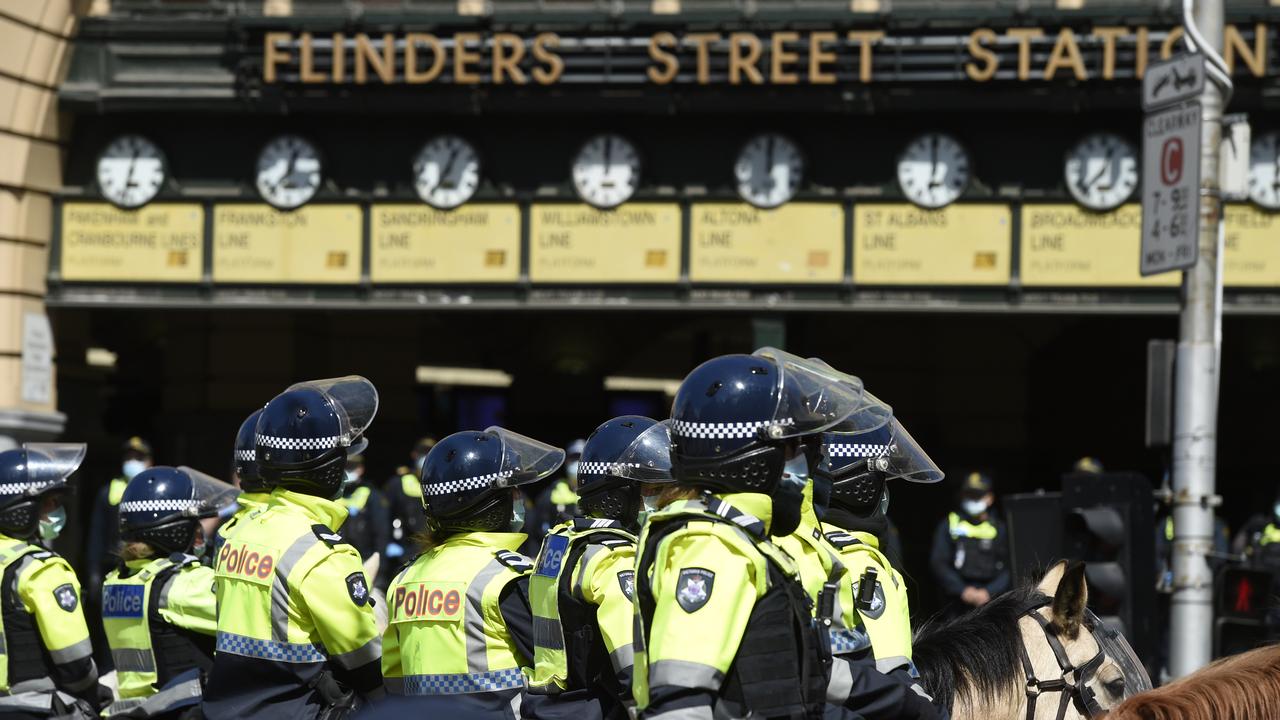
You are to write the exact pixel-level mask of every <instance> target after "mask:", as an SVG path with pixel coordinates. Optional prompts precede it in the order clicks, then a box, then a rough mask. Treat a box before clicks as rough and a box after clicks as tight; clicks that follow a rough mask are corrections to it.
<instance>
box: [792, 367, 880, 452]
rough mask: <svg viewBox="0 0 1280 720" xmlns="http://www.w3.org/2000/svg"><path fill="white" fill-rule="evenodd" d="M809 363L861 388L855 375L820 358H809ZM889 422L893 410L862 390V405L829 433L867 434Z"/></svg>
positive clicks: (859, 380)
mask: <svg viewBox="0 0 1280 720" xmlns="http://www.w3.org/2000/svg"><path fill="white" fill-rule="evenodd" d="M809 362H811V363H815V364H817V365H819V366H820V367H823V368H825V369H826V371H827V372H828V373H830V374H832V375H834V376H835V377H838V378H840V379H841V380H842V381H843V382H846V383H848V384H849V385H851V386H853V387H855V388H862V379H861V378H859V377H858V376H857V375H850V374H849V373H847V372H841V371H839V370H836V369H835V368H833V367H831V365H829V364H828V363H827V361H826V360H823V359H822V358H809ZM890 420H893V408H892V407H890V406H889V404H888V403H886V402H885V401H883V400H881V399H880V398H878V397H876V396H875V395H872V394H871V393H870V392H867V391H866V390H865V389H864V390H863V391H862V404H861V405H860V406H859V407H858V409H857V410H854V411H853V412H852V413H851V414H850V415H849V417H847V418H845V419H844V420H842V421H841V422H840V424H838V425H836V426H835V427H833V428H831V432H839V433H848V434H858V433H868V432H872V431H874V430H879V429H880V428H882V427H885V426H886V425H888V424H889V421H890Z"/></svg>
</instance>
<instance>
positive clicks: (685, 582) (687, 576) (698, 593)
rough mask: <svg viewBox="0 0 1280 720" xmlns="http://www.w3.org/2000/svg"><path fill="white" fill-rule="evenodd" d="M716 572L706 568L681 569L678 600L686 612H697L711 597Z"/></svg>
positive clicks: (677, 583) (677, 593)
mask: <svg viewBox="0 0 1280 720" xmlns="http://www.w3.org/2000/svg"><path fill="white" fill-rule="evenodd" d="M715 580H716V574H715V573H713V572H711V571H710V570H707V569H706V568H699V567H691V568H684V569H682V570H681V571H680V579H679V580H678V581H676V602H678V603H680V607H682V608H684V611H685V612H688V613H691V612H696V611H697V610H698V609H699V608H701V607H702V606H703V605H706V604H707V600H710V599H711V588H712V586H713V585H714V584H715Z"/></svg>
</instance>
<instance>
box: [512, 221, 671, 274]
mask: <svg viewBox="0 0 1280 720" xmlns="http://www.w3.org/2000/svg"><path fill="white" fill-rule="evenodd" d="M529 214H530V218H531V224H530V227H529V279H530V280H532V281H533V282H549V283H587V284H589V283H608V282H621V283H669V282H676V281H677V280H679V279H680V206H679V205H675V204H672V203H631V204H627V205H623V206H621V207H619V208H617V209H614V210H597V209H595V208H593V207H591V206H589V205H564V204H559V203H557V204H554V205H553V204H535V205H533V206H532V207H531V208H530V211H529Z"/></svg>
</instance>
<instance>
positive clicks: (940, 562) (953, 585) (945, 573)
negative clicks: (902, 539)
mask: <svg viewBox="0 0 1280 720" xmlns="http://www.w3.org/2000/svg"><path fill="white" fill-rule="evenodd" d="M954 555H955V548H954V547H952V545H951V532H950V531H949V530H948V529H947V520H946V518H943V519H942V522H940V523H938V528H937V529H936V530H934V531H933V547H932V549H930V551H929V568H930V569H931V570H933V577H934V579H935V580H937V581H938V584H940V585H942V592H943V593H944V594H945V595H948V596H951V597H959V596H960V593H962V592H964V589H965V582H964V578H962V577H960V573H958V572H956V569H955V567H954V566H953V565H952V564H951V561H952V558H953V557H954Z"/></svg>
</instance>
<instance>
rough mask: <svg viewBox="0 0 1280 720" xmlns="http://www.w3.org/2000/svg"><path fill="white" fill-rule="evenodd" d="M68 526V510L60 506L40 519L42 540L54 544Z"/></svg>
mask: <svg viewBox="0 0 1280 720" xmlns="http://www.w3.org/2000/svg"><path fill="white" fill-rule="evenodd" d="M66 526H67V509H66V508H64V507H62V506H61V505H59V506H58V507H56V508H54V509H52V510H50V511H49V514H48V515H45V516H44V517H42V518H40V539H41V540H44V541H45V542H52V541H53V540H54V539H56V538H57V537H58V536H59V535H61V534H62V529H63V528H64V527H66Z"/></svg>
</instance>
